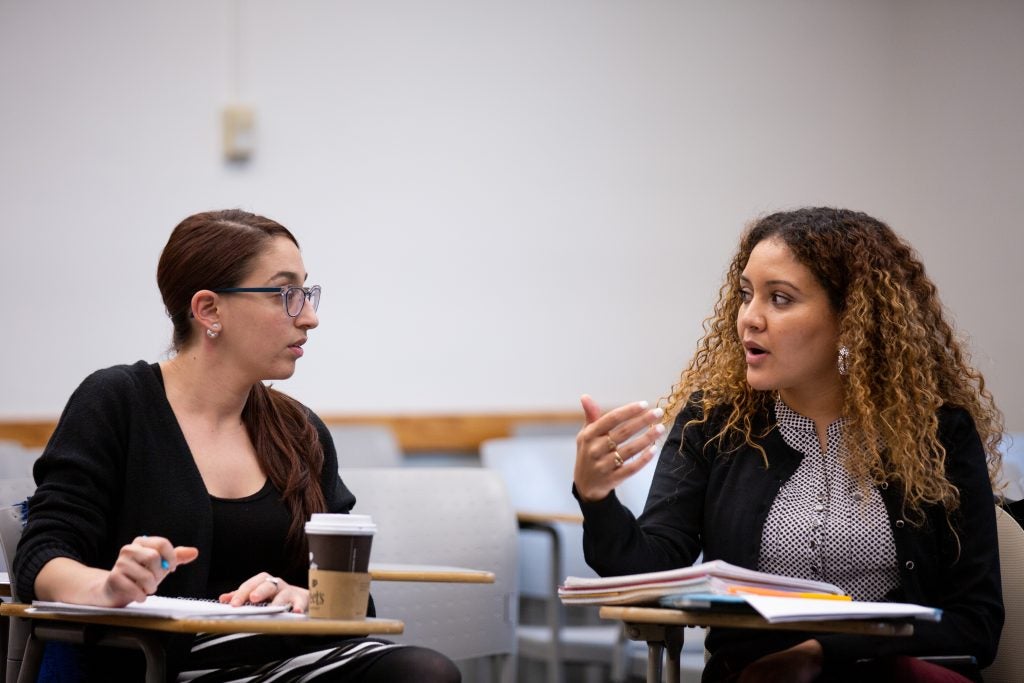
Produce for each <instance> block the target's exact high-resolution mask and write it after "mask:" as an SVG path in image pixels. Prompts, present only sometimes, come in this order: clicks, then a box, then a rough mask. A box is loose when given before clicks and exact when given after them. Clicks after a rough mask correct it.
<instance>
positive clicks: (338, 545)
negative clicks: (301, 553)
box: [306, 513, 377, 619]
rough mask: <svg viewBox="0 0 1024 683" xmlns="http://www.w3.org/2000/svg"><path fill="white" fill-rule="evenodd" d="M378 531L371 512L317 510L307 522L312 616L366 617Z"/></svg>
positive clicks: (325, 617) (310, 610) (324, 617)
mask: <svg viewBox="0 0 1024 683" xmlns="http://www.w3.org/2000/svg"><path fill="white" fill-rule="evenodd" d="M376 532H377V525H376V524H374V523H373V520H372V519H371V518H370V516H369V515H337V514H327V513H316V514H314V515H313V516H312V517H311V518H310V520H309V521H308V522H306V539H307V540H308V541H309V616H311V617H317V618H323V619H364V618H366V607H367V604H368V602H369V599H370V574H369V565H370V546H371V545H372V544H373V535H374V534H375V533H376Z"/></svg>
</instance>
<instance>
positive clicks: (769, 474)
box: [577, 406, 1003, 668]
mask: <svg viewBox="0 0 1024 683" xmlns="http://www.w3.org/2000/svg"><path fill="white" fill-rule="evenodd" d="M698 410H699V409H698V408H695V407H692V406H688V407H687V408H686V409H684V410H683V411H682V412H681V413H680V414H679V416H678V417H677V418H676V421H675V424H674V426H673V428H672V430H671V432H670V433H669V438H668V440H667V441H666V443H665V446H664V448H663V449H662V452H661V456H660V459H659V461H658V464H657V469H656V471H655V474H654V480H653V482H652V484H651V492H650V495H649V497H648V500H647V505H646V508H645V510H644V513H643V514H642V515H641V517H640V519H639V522H637V520H635V519H634V518H633V515H632V514H631V513H630V512H629V510H627V509H626V508H625V507H623V506H622V505H621V504H620V503H619V502H618V500H617V499H616V497H615V495H614V494H613V495H610V496H608V497H607V498H605V499H604V500H602V501H598V502H593V503H586V502H583V501H580V508H581V509H582V511H583V515H584V524H583V529H584V540H583V544H584V553H585V555H586V559H587V562H588V563H589V564H590V566H591V567H593V568H594V570H595V571H597V573H598V574H601V575H602V576H614V575H621V574H629V573H638V572H649V571H658V570H664V569H671V568H675V567H681V566H687V565H690V564H692V563H693V562H694V561H695V560H696V558H697V557H698V555H699V554H700V552H701V551H703V552H704V560H714V559H722V560H725V561H727V562H731V563H733V564H736V565H739V566H741V567H748V568H751V569H756V568H757V560H758V554H759V551H760V543H761V531H762V529H763V527H764V523H765V520H766V518H767V516H768V512H769V509H770V508H771V504H772V501H773V500H774V499H775V496H776V494H777V493H778V491H779V489H780V488H781V487H782V484H783V483H784V482H785V481H786V480H787V479H788V478H789V477H790V476H791V475H792V474H793V472H794V471H795V470H796V468H797V467H798V466H799V464H800V460H801V459H802V457H803V456H802V455H801V454H800V453H799V452H798V451H796V450H795V449H793V448H790V447H789V446H788V445H787V444H786V443H785V442H784V441H783V439H782V436H781V435H780V434H779V431H778V429H772V430H771V431H770V433H769V434H768V435H767V436H765V437H763V438H760V439H757V440H756V441H757V442H758V443H759V444H760V445H761V446H762V447H763V448H764V450H765V452H766V453H767V457H768V467H767V468H766V467H765V464H764V460H763V458H762V456H761V454H760V453H759V452H758V451H756V450H755V449H753V448H751V447H749V446H746V445H744V446H741V447H740V448H738V449H737V450H734V451H732V452H730V453H722V452H719V451H718V450H717V448H716V447H715V443H717V442H711V443H709V441H710V438H711V436H712V435H714V434H715V433H716V432H717V429H716V428H715V426H714V423H715V417H716V416H715V415H714V414H713V415H712V417H711V419H710V420H709V421H708V423H706V424H704V425H694V426H691V427H690V428H689V429H687V430H686V434H685V439H684V438H683V425H685V424H686V423H687V422H689V421H690V420H691V419H693V418H694V417H695V416H696V415H698V414H699V413H698V412H697V411H698ZM773 423H774V416H773V415H771V414H769V415H764V416H760V418H759V419H758V420H757V424H755V426H754V433H755V434H756V433H762V432H763V431H764V430H765V427H766V426H767V425H770V424H773ZM939 439H940V442H941V443H942V445H943V446H944V447H945V449H946V472H947V476H948V477H949V478H950V480H951V481H952V482H953V483H954V484H955V485H956V486H957V487H958V488H959V490H960V502H961V507H960V509H959V510H958V511H957V513H956V515H955V519H954V524H955V525H956V527H957V531H958V534H957V535H956V536H954V534H953V533H952V532H951V531H950V529H949V528H948V525H947V523H946V518H945V514H944V511H943V510H942V509H941V508H939V507H938V506H932V507H929V508H927V509H926V517H927V518H926V520H925V523H924V524H923V525H921V526H917V527H915V526H914V525H912V524H911V523H910V521H908V520H906V519H905V518H904V514H903V512H902V506H901V503H902V496H901V492H900V491H898V490H897V487H896V486H884V485H883V487H882V491H881V494H882V498H883V500H884V501H885V506H886V508H887V511H888V514H889V519H890V523H891V524H892V533H893V539H894V540H895V543H896V554H897V561H898V563H899V570H900V580H901V584H902V585H901V588H900V589H899V590H898V591H897V592H895V593H894V594H892V595H890V596H888V597H889V598H890V599H891V600H894V601H901V602H914V603H919V604H924V605H930V606H934V607H939V608H941V609H942V610H943V615H942V621H941V622H939V623H930V622H916V623H915V624H914V635H913V636H912V637H909V638H883V637H862V636H849V635H834V634H833V635H825V634H818V635H813V636H812V637H814V638H817V639H818V640H819V641H820V642H821V644H822V647H823V649H824V654H825V664H826V667H829V668H831V667H833V666H837V665H842V664H843V663H847V662H852V661H855V660H857V659H861V658H868V657H877V656H881V655H888V654H918V655H940V654H958V655H959V654H971V655H974V656H975V657H976V658H977V661H978V665H979V666H980V667H985V666H987V665H988V664H990V663H991V661H992V659H993V657H994V656H995V652H996V647H997V645H998V643H999V633H1000V631H1001V629H1002V624H1003V603H1002V591H1001V587H1000V576H999V546H998V541H997V537H996V523H995V506H994V502H993V496H992V489H991V485H990V483H989V478H988V470H987V465H986V458H985V452H984V449H983V447H982V444H981V440H980V438H979V436H978V433H977V431H976V430H975V428H974V423H973V421H972V420H971V418H970V415H969V414H968V413H967V412H966V411H964V410H960V409H953V408H943V409H941V410H940V412H939ZM577 497H578V496H577ZM807 637H809V636H808V634H806V633H804V634H792V633H782V632H766V631H760V632H750V631H737V630H727V629H713V630H712V633H711V634H710V635H709V637H708V641H707V647H708V649H709V651H711V652H712V662H710V663H709V666H711V667H712V668H714V664H715V662H714V659H715V657H716V656H717V653H718V651H719V650H721V651H722V655H721V658H722V659H725V658H728V659H733V660H735V661H737V662H740V661H749V660H750V659H752V658H756V657H758V656H761V655H763V654H766V653H768V652H773V651H777V650H780V649H785V648H786V647H789V646H790V645H793V644H796V643H798V642H800V641H802V640H806V639H807Z"/></svg>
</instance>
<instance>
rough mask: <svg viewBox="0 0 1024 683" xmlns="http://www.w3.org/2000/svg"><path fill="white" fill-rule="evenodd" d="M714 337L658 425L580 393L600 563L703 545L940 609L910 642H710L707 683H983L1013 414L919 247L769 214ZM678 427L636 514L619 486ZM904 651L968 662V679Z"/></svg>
mask: <svg viewBox="0 0 1024 683" xmlns="http://www.w3.org/2000/svg"><path fill="white" fill-rule="evenodd" d="M705 330H706V333H705V335H704V338H703V339H702V340H701V341H700V342H699V344H698V346H697V350H696V353H695V354H694V356H693V359H692V360H691V361H690V364H689V367H687V368H686V370H685V371H684V372H683V373H682V376H681V378H680V380H679V382H678V383H677V384H676V386H675V387H674V388H673V390H672V393H671V395H670V397H669V399H668V402H667V405H666V406H665V410H664V412H662V409H661V408H654V409H651V408H648V407H647V406H646V405H643V404H639V403H635V404H630V405H626V406H622V407H619V408H616V409H614V410H611V411H609V412H607V413H604V414H602V411H601V410H600V409H599V408H598V406H597V404H596V403H595V402H594V401H593V400H592V399H590V398H589V397H584V398H583V408H584V412H585V413H586V419H587V425H586V426H585V427H584V428H583V429H582V431H581V432H580V433H579V437H578V439H577V445H578V451H577V460H576V469H575V476H574V490H575V493H576V495H577V497H578V498H579V501H580V507H581V509H582V511H583V515H584V518H585V522H584V551H585V553H586V557H587V561H588V562H589V563H590V565H591V566H592V567H594V569H595V570H596V571H597V572H598V573H600V574H602V575H611V576H614V575H620V574H629V573H639V572H649V571H657V570H663V569H670V568H675V567H681V566H687V565H690V564H692V563H693V562H694V561H696V560H697V558H698V556H699V555H700V554H701V553H702V552H703V557H704V560H716V559H721V560H725V561H727V562H730V563H732V564H735V565H739V566H742V567H747V568H750V569H756V570H760V571H764V572H769V573H773V574H780V575H788V576H796V577H800V578H806V579H814V580H820V581H826V582H829V583H833V584H836V585H838V586H839V587H840V588H843V589H844V590H845V591H846V592H847V593H848V594H850V595H852V596H853V597H854V598H856V599H859V600H872V601H886V600H888V601H897V602H912V603H919V604H925V605H930V606H934V607H939V608H941V609H942V610H943V613H942V620H941V622H939V623H930V622H917V623H915V624H914V635H913V636H912V637H908V638H869V637H863V636H851V635H837V634H820V633H813V632H812V633H804V632H796V631H793V632H783V631H741V630H736V629H732V630H730V629H717V628H716V629H712V630H711V633H710V635H709V636H708V638H707V641H706V646H707V648H708V650H709V651H710V652H711V658H710V660H709V662H708V664H707V666H706V668H705V670H704V680H706V681H718V680H739V681H741V682H743V683H748V682H750V681H837V680H842V681H865V680H875V681H882V680H895V681H938V680H943V681H954V680H955V681H964V680H965V677H967V678H977V676H978V668H979V667H985V666H987V665H988V664H989V663H990V662H991V661H992V659H993V657H994V655H995V652H996V646H997V644H998V642H999V634H1000V630H1001V628H1002V623H1003V605H1002V599H1001V590H1000V579H999V552H998V544H997V539H996V524H995V507H994V505H993V502H994V497H993V490H994V482H996V481H997V480H998V477H997V475H998V472H999V464H1000V456H999V451H998V443H999V440H1000V437H1001V436H1002V419H1001V416H1000V413H999V411H998V410H997V409H996V407H995V404H994V402H993V399H992V396H991V394H989V392H988V391H987V390H986V389H985V382H984V380H983V378H982V376H981V374H980V373H979V372H978V371H977V370H976V369H974V368H973V367H971V365H970V364H969V362H968V359H967V357H966V352H965V349H964V348H963V346H962V345H961V343H960V342H959V341H958V339H957V337H956V335H955V333H954V330H953V328H952V326H951V324H950V323H949V321H948V319H947V317H946V315H945V314H944V312H943V308H942V305H941V304H940V302H939V299H938V296H937V293H936V289H935V285H934V284H933V283H932V282H931V281H930V280H929V279H928V277H927V276H926V275H925V271H924V266H923V265H922V264H921V262H920V260H919V259H918V257H917V255H916V254H915V253H914V251H913V250H912V249H911V248H910V246H909V245H908V244H907V243H906V242H904V241H903V240H902V239H900V238H899V237H898V236H897V235H896V234H895V233H894V232H893V231H892V230H891V229H890V228H889V227H888V226H887V225H885V224H884V223H882V222H881V221H878V220H876V219H874V218H871V217H870V216H867V215H865V214H863V213H858V212H854V211H847V210H841V209H833V208H807V209H800V210H797V211H789V212H781V213H775V214H772V215H769V216H765V217H764V218H762V219H760V220H758V221H756V222H755V223H754V224H753V225H752V226H751V228H750V229H749V230H748V231H747V232H746V233H745V234H744V236H743V237H742V238H741V240H740V245H739V249H738V251H737V253H736V255H735V256H734V257H733V260H732V264H731V266H730V267H729V270H728V273H727V276H726V281H725V284H724V285H723V286H722V288H721V290H720V295H719V299H718V303H717V305H716V306H715V309H714V313H713V315H712V316H711V317H710V318H709V319H708V320H707V322H706V326H705ZM667 426H671V428H670V430H669V432H668V438H667V441H666V443H665V445H664V447H663V448H662V449H661V452H660V458H659V459H658V463H657V468H656V470H655V473H654V479H653V482H652V484H651V489H650V494H649V496H648V499H647V505H646V507H645V510H644V513H643V515H641V517H640V518H639V520H636V519H634V518H633V516H632V515H631V514H630V512H629V511H628V510H627V509H626V508H624V507H623V506H622V505H621V504H619V502H618V501H617V500H616V497H615V495H614V489H615V487H616V486H618V485H619V484H620V483H621V482H622V481H623V480H624V479H626V478H627V477H629V476H630V475H632V474H634V473H635V472H636V471H637V470H639V469H640V468H641V467H643V466H644V465H645V464H647V463H648V462H649V461H650V460H652V459H653V458H655V457H656V456H657V453H656V452H655V446H654V443H655V441H656V440H657V439H658V437H659V436H660V435H661V434H663V433H664V432H665V431H666V430H665V428H666V427H667ZM907 655H936V656H938V655H949V656H960V655H964V656H967V657H968V658H969V657H973V658H974V663H971V662H962V663H961V664H962V671H961V673H959V674H958V673H955V672H953V671H950V670H947V669H944V668H939V667H938V666H936V665H934V664H930V663H925V662H922V661H920V660H918V659H915V658H913V657H909V656H907ZM961 674H962V675H961Z"/></svg>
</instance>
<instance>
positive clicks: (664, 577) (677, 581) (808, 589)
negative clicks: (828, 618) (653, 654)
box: [558, 560, 843, 605]
mask: <svg viewBox="0 0 1024 683" xmlns="http://www.w3.org/2000/svg"><path fill="white" fill-rule="evenodd" d="M685 593H710V594H713V595H745V594H761V595H775V596H780V595H781V596H792V595H794V594H798V595H800V596H802V597H822V596H842V595H843V590H842V589H841V588H839V587H838V586H834V585H832V584H830V583H825V582H823V581H810V580H807V579H794V578H790V577H788V576H779V575H777V574H766V573H765V572H758V571H754V570H753V569H744V568H743V567H737V566H736V565H732V564H729V563H728V562H724V561H722V560H713V561H711V562H705V563H703V564H698V565H694V566H692V567H683V568H680V569H670V570H668V571H663V572H650V573H647V574H629V575H626V576H608V577H604V578H597V579H593V578H579V577H575V576H570V577H568V578H566V580H565V584H564V585H562V586H560V587H559V588H558V596H559V597H560V598H561V599H562V602H563V603H565V604H567V605H580V604H600V605H638V604H645V603H654V602H657V600H658V598H660V597H662V596H666V595H678V594H685Z"/></svg>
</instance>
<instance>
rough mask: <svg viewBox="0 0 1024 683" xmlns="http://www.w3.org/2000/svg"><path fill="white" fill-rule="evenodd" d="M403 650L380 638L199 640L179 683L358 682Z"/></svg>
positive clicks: (213, 635) (209, 635)
mask: <svg viewBox="0 0 1024 683" xmlns="http://www.w3.org/2000/svg"><path fill="white" fill-rule="evenodd" d="M399 647H403V646H402V645H396V644H395V643H389V642H388V641H386V640H379V639H376V638H346V639H341V640H339V639H337V638H320V637H310V636H275V635H267V634H256V633H233V634H219V633H203V634H200V635H198V636H196V638H195V641H194V642H193V643H192V650H191V653H190V654H189V656H188V659H187V660H186V662H185V666H184V670H183V671H182V672H181V673H180V674H178V682H179V683H229V682H237V683H242V682H243V681H244V682H245V683H271V682H273V683H291V682H296V683H297V682H298V681H317V682H318V683H326V682H327V681H341V680H352V679H353V678H358V676H359V674H360V673H361V672H362V671H363V670H364V669H365V668H366V667H367V666H369V665H370V664H372V663H373V662H374V661H375V660H376V659H377V658H378V657H380V656H381V655H383V654H384V653H386V652H388V651H391V650H394V649H395V648H399Z"/></svg>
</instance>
